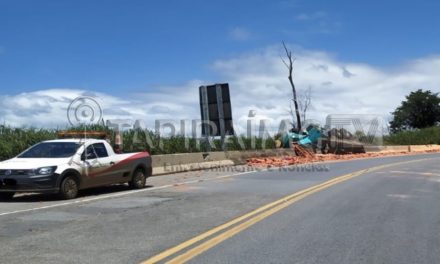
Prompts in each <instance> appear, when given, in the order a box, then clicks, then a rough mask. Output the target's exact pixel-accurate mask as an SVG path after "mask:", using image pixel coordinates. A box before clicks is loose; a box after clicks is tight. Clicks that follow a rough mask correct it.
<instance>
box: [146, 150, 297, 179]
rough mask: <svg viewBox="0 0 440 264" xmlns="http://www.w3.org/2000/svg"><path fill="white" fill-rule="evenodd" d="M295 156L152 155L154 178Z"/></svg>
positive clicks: (253, 153)
mask: <svg viewBox="0 0 440 264" xmlns="http://www.w3.org/2000/svg"><path fill="white" fill-rule="evenodd" d="M280 155H295V153H294V152H293V151H292V150H288V149H287V150H286V149H268V150H250V151H225V152H208V153H180V154H168V155H152V156H151V157H152V163H153V176H155V175H162V174H169V173H175V172H184V171H193V170H200V169H210V168H216V167H222V166H232V165H240V164H245V163H246V160H247V159H249V158H252V157H270V156H280Z"/></svg>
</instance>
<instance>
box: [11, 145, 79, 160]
mask: <svg viewBox="0 0 440 264" xmlns="http://www.w3.org/2000/svg"><path fill="white" fill-rule="evenodd" d="M79 146H80V144H79V143H74V142H43V143H39V144H37V145H35V146H33V147H31V148H30V149H28V150H26V151H25V152H23V153H21V154H20V155H18V156H17V158H68V157H71V156H73V154H75V153H76V151H77V149H78V147H79Z"/></svg>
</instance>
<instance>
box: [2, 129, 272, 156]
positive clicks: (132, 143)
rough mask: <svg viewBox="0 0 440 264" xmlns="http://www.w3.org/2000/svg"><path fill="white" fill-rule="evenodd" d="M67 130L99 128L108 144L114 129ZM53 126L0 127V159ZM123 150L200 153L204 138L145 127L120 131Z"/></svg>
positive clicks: (267, 145) (232, 146) (259, 143)
mask: <svg viewBox="0 0 440 264" xmlns="http://www.w3.org/2000/svg"><path fill="white" fill-rule="evenodd" d="M69 130H71V131H84V130H87V131H102V132H106V133H107V134H108V135H109V138H110V139H111V140H112V144H113V143H114V142H113V139H114V136H115V131H113V130H111V129H109V128H108V127H105V126H101V125H93V126H87V127H84V126H79V127H74V128H71V129H69ZM57 132H59V130H56V129H35V128H12V127H8V126H0V160H5V159H9V158H12V157H14V156H16V155H17V154H19V153H20V152H22V151H23V150H25V149H27V148H28V147H30V146H32V145H34V144H36V143H38V142H41V141H44V140H50V139H55V138H57ZM122 138H123V151H124V152H138V151H145V150H146V151H148V152H150V153H151V154H153V155H157V154H173V153H188V152H201V151H206V150H207V143H206V142H204V140H199V139H195V138H189V137H184V136H173V137H161V136H160V135H157V134H155V133H154V132H152V131H149V130H140V129H138V130H127V131H124V132H123V134H122ZM271 148H275V141H274V139H272V138H267V139H262V138H246V137H243V136H239V137H236V136H233V137H228V138H227V145H226V149H227V150H253V149H271ZM221 150H222V148H221V141H220V140H219V139H214V140H213V141H212V143H211V151H221Z"/></svg>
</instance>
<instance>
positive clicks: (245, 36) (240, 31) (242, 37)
mask: <svg viewBox="0 0 440 264" xmlns="http://www.w3.org/2000/svg"><path fill="white" fill-rule="evenodd" d="M229 37H230V38H231V39H233V40H236V41H246V40H249V38H250V37H251V33H250V32H249V31H248V30H246V29H245V28H242V27H236V28H234V29H232V30H231V31H230V32H229Z"/></svg>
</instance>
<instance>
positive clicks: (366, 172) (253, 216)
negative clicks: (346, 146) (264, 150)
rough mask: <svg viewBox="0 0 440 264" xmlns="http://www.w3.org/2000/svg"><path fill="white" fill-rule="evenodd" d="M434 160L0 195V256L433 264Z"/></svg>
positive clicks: (437, 181)
mask: <svg viewBox="0 0 440 264" xmlns="http://www.w3.org/2000/svg"><path fill="white" fill-rule="evenodd" d="M439 161H440V155H439V154H426V155H414V156H401V157H386V158H380V159H379V158H375V159H364V160H353V161H344V162H333V163H322V164H315V165H313V166H301V167H291V168H289V169H284V170H278V169H273V170H269V171H257V172H245V173H243V172H242V171H241V170H242V169H243V167H236V168H232V169H231V170H229V171H204V172H191V173H185V174H174V175H169V176H165V177H157V178H151V180H150V181H149V184H151V185H152V186H150V187H149V188H146V189H143V190H141V191H137V192H132V191H127V189H126V187H125V186H114V187H107V188H100V189H94V190H89V191H86V192H83V193H82V196H81V197H80V198H78V199H76V200H73V201H67V202H66V201H57V200H55V199H54V197H52V196H42V195H21V196H19V197H17V198H16V199H14V200H13V201H12V202H6V203H1V202H0V262H1V263H23V262H30V263H60V262H63V263H139V262H142V261H145V260H148V259H150V258H152V257H154V256H156V259H158V260H160V261H161V262H163V261H174V262H175V263H179V262H181V261H182V260H185V261H189V262H191V263H438V261H439V259H440V250H439V249H440V206H439V201H440V162H439ZM353 172H355V173H353ZM280 199H281V200H280ZM255 209H256V210H257V211H254V210H255ZM240 216H243V217H242V218H238V219H237V217H240ZM234 219H235V220H234ZM231 220H233V221H232V222H231ZM216 227H217V229H214V228H216ZM207 231H208V233H205V232H207ZM191 239H192V240H191ZM182 243H183V244H182ZM177 245H180V247H179V248H175V246H177ZM169 249H171V251H169ZM167 250H168V251H167ZM161 253H162V254H161ZM158 254H159V255H158Z"/></svg>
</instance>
